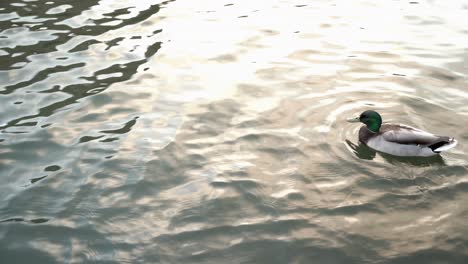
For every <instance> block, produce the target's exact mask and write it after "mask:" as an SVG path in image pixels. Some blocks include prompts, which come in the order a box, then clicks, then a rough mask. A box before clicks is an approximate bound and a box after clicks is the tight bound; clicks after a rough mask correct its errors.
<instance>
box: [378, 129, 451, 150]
mask: <svg viewBox="0 0 468 264" xmlns="http://www.w3.org/2000/svg"><path fill="white" fill-rule="evenodd" d="M380 133H381V134H382V136H383V138H384V139H385V140H386V141H389V142H393V143H398V144H405V145H425V146H428V145H432V144H435V143H438V142H448V141H449V140H450V138H449V137H444V136H436V135H434V134H431V133H429V132H426V131H423V130H420V129H417V128H414V127H410V126H406V125H400V124H384V125H382V127H381V128H380Z"/></svg>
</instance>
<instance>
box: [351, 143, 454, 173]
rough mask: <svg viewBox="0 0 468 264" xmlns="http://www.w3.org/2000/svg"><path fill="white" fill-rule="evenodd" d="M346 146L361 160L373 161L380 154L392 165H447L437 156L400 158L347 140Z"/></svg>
mask: <svg viewBox="0 0 468 264" xmlns="http://www.w3.org/2000/svg"><path fill="white" fill-rule="evenodd" d="M346 144H347V145H348V146H349V147H350V148H351V149H352V150H353V153H354V154H355V155H356V157H358V158H360V159H365V160H373V159H374V158H375V157H376V155H377V153H378V154H379V155H380V156H381V157H382V158H383V159H384V160H385V161H387V162H388V163H391V164H401V163H405V164H410V165H413V166H418V167H427V166H433V165H442V166H444V165H446V164H445V161H444V159H443V158H442V156H440V155H435V156H431V157H398V156H393V155H390V154H386V153H382V152H377V151H375V150H373V149H371V148H369V147H368V146H366V145H364V144H362V143H361V142H358V144H357V145H356V144H355V143H353V142H351V141H349V140H346Z"/></svg>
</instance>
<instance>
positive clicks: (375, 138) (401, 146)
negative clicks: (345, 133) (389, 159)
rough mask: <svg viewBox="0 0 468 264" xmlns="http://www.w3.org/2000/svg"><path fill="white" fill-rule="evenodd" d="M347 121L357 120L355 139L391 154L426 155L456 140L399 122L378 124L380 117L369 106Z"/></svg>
mask: <svg viewBox="0 0 468 264" xmlns="http://www.w3.org/2000/svg"><path fill="white" fill-rule="evenodd" d="M348 122H361V123H364V124H365V126H362V127H361V129H359V141H361V142H362V143H364V144H365V145H367V146H368V147H370V148H372V149H375V150H377V151H380V152H384V153H388V154H391V155H395V156H419V157H428V156H434V155H437V154H439V153H440V152H442V151H444V150H448V149H451V148H453V147H455V145H457V140H455V139H454V138H451V137H447V136H437V135H434V134H431V133H429V132H426V131H422V130H420V129H417V128H414V127H410V126H407V125H401V124H382V117H381V116H380V114H379V113H377V112H376V111H372V110H367V111H364V112H363V113H362V114H361V115H360V116H359V117H356V118H352V119H348Z"/></svg>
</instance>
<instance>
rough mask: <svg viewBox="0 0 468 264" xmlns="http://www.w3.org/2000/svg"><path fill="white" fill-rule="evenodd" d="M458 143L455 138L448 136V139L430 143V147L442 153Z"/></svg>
mask: <svg viewBox="0 0 468 264" xmlns="http://www.w3.org/2000/svg"><path fill="white" fill-rule="evenodd" d="M457 143H458V141H457V140H456V139H455V138H448V139H447V140H441V141H439V142H437V143H434V144H432V145H429V146H428V147H429V148H431V149H432V151H434V152H435V153H440V152H442V151H445V150H448V149H451V148H453V147H455V146H456V145H457Z"/></svg>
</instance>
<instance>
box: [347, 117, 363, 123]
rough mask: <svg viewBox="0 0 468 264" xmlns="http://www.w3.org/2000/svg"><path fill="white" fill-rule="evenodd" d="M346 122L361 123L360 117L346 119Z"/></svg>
mask: <svg viewBox="0 0 468 264" xmlns="http://www.w3.org/2000/svg"><path fill="white" fill-rule="evenodd" d="M346 121H348V122H350V123H357V122H361V121H360V120H359V117H354V118H348V119H346Z"/></svg>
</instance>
